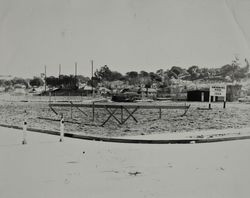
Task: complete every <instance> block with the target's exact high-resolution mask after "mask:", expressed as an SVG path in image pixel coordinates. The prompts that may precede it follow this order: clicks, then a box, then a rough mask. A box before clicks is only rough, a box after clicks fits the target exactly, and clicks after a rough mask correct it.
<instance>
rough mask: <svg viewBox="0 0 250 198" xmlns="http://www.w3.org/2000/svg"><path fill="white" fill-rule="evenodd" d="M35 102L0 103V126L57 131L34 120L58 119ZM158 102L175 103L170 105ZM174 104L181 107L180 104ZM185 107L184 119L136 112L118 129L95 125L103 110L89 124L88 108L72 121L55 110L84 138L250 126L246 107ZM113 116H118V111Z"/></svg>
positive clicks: (249, 110) (174, 112)
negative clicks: (26, 125) (133, 116)
mask: <svg viewBox="0 0 250 198" xmlns="http://www.w3.org/2000/svg"><path fill="white" fill-rule="evenodd" d="M35 99H36V100H35V101H34V100H33V101H29V102H20V100H19V101H8V100H4V101H3V100H2V101H1V102H0V108H1V112H0V123H2V124H10V125H17V126H22V123H23V121H24V119H26V120H27V122H28V127H33V128H39V129H50V130H59V122H55V121H48V120H43V119H38V117H43V118H53V119H59V117H58V116H56V115H55V114H54V113H53V112H52V111H51V110H50V109H49V107H48V104H49V103H48V102H46V99H45V98H43V99H44V100H43V101H42V102H39V101H38V100H37V98H35ZM47 101H48V100H47ZM158 103H159V102H158ZM161 103H162V104H169V105H173V104H176V103H173V102H161ZM177 104H178V105H184V103H183V102H179V103H177ZM187 104H191V108H190V109H189V111H188V112H187V115H186V116H181V115H182V114H183V112H184V111H183V110H162V113H163V114H162V118H161V119H159V110H138V111H137V112H136V113H135V117H136V118H137V119H138V123H136V122H135V121H134V120H133V119H131V118H130V119H129V120H128V122H126V123H125V124H124V125H122V126H121V125H119V124H118V123H117V122H116V120H114V119H113V118H111V120H110V121H109V122H108V123H107V124H106V125H105V126H104V127H100V126H99V125H100V124H101V123H102V122H103V121H104V120H105V119H106V118H107V117H108V114H107V112H106V111H105V110H96V117H95V122H92V110H91V109H90V108H89V109H88V108H82V110H83V111H84V112H85V113H87V114H88V116H85V115H84V114H83V113H81V112H80V111H79V110H77V109H75V108H73V113H72V115H73V117H72V118H71V112H70V108H55V109H56V110H57V111H58V112H60V113H63V114H64V116H65V120H68V121H73V122H78V123H81V124H72V123H65V131H66V132H72V133H79V134H85V135H98V136H129V135H148V134H158V133H173V132H183V131H199V130H207V129H229V128H231V129H232V128H245V127H250V122H249V120H250V104H243V103H227V108H226V109H223V108H222V106H223V104H222V103H213V104H212V110H205V109H202V108H207V107H208V103H198V102H194V103H187ZM199 108H201V109H199ZM116 115H117V116H118V117H119V116H120V115H119V112H118V113H117V114H116ZM124 116H126V115H124Z"/></svg>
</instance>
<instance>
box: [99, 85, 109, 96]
mask: <svg viewBox="0 0 250 198" xmlns="http://www.w3.org/2000/svg"><path fill="white" fill-rule="evenodd" d="M98 91H99V93H100V94H101V95H106V94H111V90H110V89H108V88H106V87H100V88H99V89H98Z"/></svg>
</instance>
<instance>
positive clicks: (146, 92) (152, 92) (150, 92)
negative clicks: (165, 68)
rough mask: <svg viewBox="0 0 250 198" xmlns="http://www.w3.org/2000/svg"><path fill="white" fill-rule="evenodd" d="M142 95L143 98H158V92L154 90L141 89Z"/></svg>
mask: <svg viewBox="0 0 250 198" xmlns="http://www.w3.org/2000/svg"><path fill="white" fill-rule="evenodd" d="M140 91H141V94H142V95H143V96H147V97H150V98H156V97H157V90H156V89H154V88H148V89H147V88H141V90H140Z"/></svg>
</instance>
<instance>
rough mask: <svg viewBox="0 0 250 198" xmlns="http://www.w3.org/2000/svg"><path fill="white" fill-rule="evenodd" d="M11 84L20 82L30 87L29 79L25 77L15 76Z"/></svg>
mask: <svg viewBox="0 0 250 198" xmlns="http://www.w3.org/2000/svg"><path fill="white" fill-rule="evenodd" d="M11 84H12V85H17V84H20V85H24V86H25V87H26V88H28V87H29V83H28V81H27V80H25V79H23V78H17V77H15V78H13V79H12V80H11Z"/></svg>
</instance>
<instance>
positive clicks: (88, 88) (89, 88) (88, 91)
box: [79, 85, 96, 96]
mask: <svg viewBox="0 0 250 198" xmlns="http://www.w3.org/2000/svg"><path fill="white" fill-rule="evenodd" d="M79 91H80V92H81V94H82V95H84V96H88V95H91V94H92V93H93V92H94V93H96V88H94V87H92V86H89V85H86V86H85V87H83V88H81V89H79Z"/></svg>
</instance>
